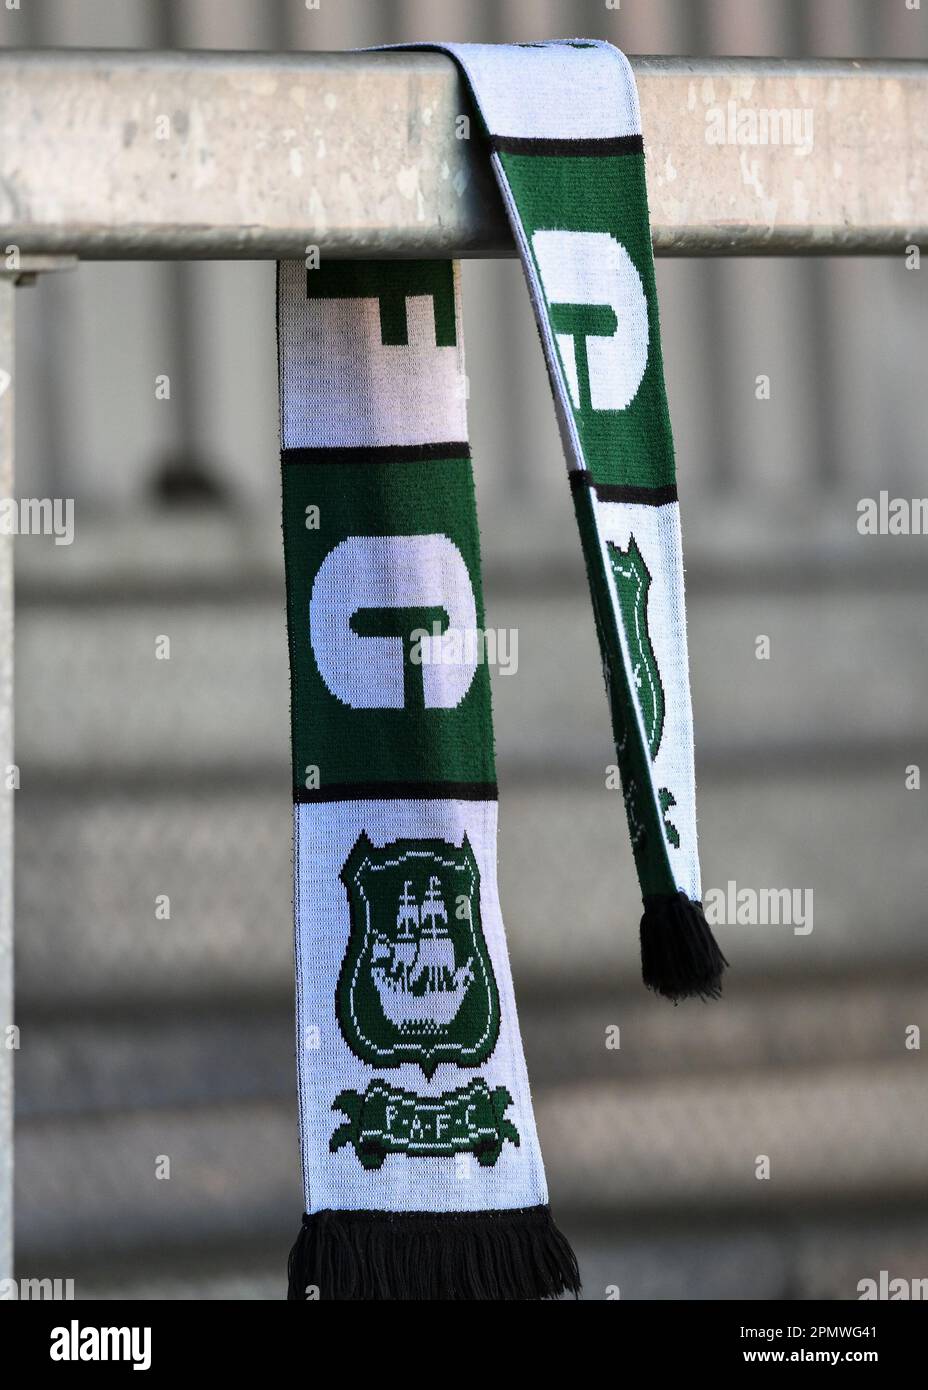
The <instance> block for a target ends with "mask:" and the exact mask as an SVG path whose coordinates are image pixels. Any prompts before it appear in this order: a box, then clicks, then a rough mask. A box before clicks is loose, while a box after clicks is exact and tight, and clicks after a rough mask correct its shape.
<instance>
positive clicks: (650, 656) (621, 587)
mask: <svg viewBox="0 0 928 1390" xmlns="http://www.w3.org/2000/svg"><path fill="white" fill-rule="evenodd" d="M608 551H609V562H610V564H611V566H612V574H613V577H614V579H615V587H616V592H617V594H618V596H619V609H620V611H621V614H622V623H623V626H624V628H625V634H626V637H627V640H628V644H629V654H630V657H631V664H632V676H633V678H634V682H635V691H634V693H635V695H636V697H637V700H638V708H639V710H640V711H641V718H642V721H643V723H644V730H645V735H646V737H647V740H648V748H649V749H650V752H651V760H652V762H653V760H654V759H655V758H656V757H657V754H658V750H659V749H660V746H661V739H662V738H663V736H664V685H663V682H662V681H661V673H660V669H659V667H658V664H657V656H656V655H655V652H654V646H653V643H652V642H651V633H650V630H649V628H648V590H649V589H650V588H651V573H650V571H649V569H648V567H647V565H646V564H645V562H644V556H643V555H642V553H641V551H640V550H639V549H638V542H637V541H636V540H635V537H634V536H629V538H628V548H627V549H626V550H623V549H622V548H621V546H618V545H615V544H614V543H613V542H612V541H610V542H609V543H608ZM658 798H659V802H660V810H661V818H662V820H663V825H664V833H665V835H666V836H667V839H668V841H669V842H670V844H672V845H673V846H674V848H675V849H679V848H680V832H679V831H678V830H677V827H676V826H675V825H674V823H673V821H672V820H671V819H670V815H669V811H670V809H671V807H673V806H676V804H677V801H676V797H675V796H674V795H673V792H671V791H670V790H669V788H668V787H661V788H660V789H659V791H658ZM627 805H628V806H629V825H630V828H631V833H632V843H633V844H634V843H635V837H636V833H640V832H639V831H636V825H635V812H634V808H633V806H632V805H631V804H630V803H629V802H627Z"/></svg>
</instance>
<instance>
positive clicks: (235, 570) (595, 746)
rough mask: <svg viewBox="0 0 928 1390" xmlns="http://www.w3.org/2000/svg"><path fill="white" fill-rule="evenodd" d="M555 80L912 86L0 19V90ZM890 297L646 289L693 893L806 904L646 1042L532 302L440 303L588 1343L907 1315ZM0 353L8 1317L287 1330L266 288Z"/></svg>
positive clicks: (834, 286) (474, 268) (882, 10)
mask: <svg viewBox="0 0 928 1390" xmlns="http://www.w3.org/2000/svg"><path fill="white" fill-rule="evenodd" d="M574 34H583V35H587V36H590V37H601V38H607V39H611V40H612V41H614V42H615V43H617V44H618V45H619V46H620V47H622V48H624V49H625V50H626V51H628V52H630V53H633V54H634V53H655V54H656V53H679V54H686V55H695V56H701V55H717V54H769V55H785V56H791V57H813V56H817V55H818V56H832V57H851V56H860V57H881V56H883V57H909V58H911V57H919V58H923V59H924V58H928V5H926V6H925V7H924V9H923V10H922V11H917V10H912V9H909V8H907V5H906V3H905V0H882V3H879V4H875V3H873V0H622V3H621V6H620V7H619V8H618V9H610V8H607V7H606V5H605V4H604V3H588V2H587V0H570V2H568V0H500V2H499V3H497V4H494V5H488V4H480V3H463V2H462V0H454V3H452V2H451V0H397V2H396V3H389V0H376V3H375V0H321V5H320V8H319V9H318V10H307V8H306V6H305V4H304V0H177V2H176V3H159V2H158V0H23V3H22V5H21V8H20V10H19V11H18V12H17V11H14V12H10V11H8V10H6V9H4V8H2V7H0V43H2V44H3V45H5V46H17V45H19V46H29V47H38V46H46V45H48V46H64V45H74V46H79V47H107V46H113V47H141V48H144V47H161V48H164V47H179V48H186V47H190V48H253V49H258V48H260V49H278V50H279V49H287V48H290V49H296V50H299V49H340V48H346V47H356V46H361V45H366V44H373V43H379V42H386V41H400V40H403V39H410V40H412V39H421V38H426V39H427V38H442V39H459V40H467V39H470V40H476V39H483V40H497V41H504V40H532V39H539V38H545V37H569V36H572V35H574ZM645 141H646V142H647V131H645ZM926 277H928V270H922V271H920V272H919V271H912V270H907V269H906V267H905V260H904V253H903V249H902V248H900V253H899V255H898V256H897V257H895V258H892V259H885V260H872V261H865V260H862V259H848V260H842V261H838V260H832V261H824V260H823V261H786V260H783V261H774V260H770V261H764V260H743V261H736V260H729V261H710V260H691V261H673V262H671V261H666V260H665V261H661V262H659V263H658V282H659V290H660V296H661V305H662V317H663V324H664V346H665V355H666V361H667V384H668V390H669V394H670V403H671V414H672V418H673V421H674V428H675V436H676V442H677V452H678V466H679V474H680V496H681V503H682V509H683V523H684V537H685V550H686V558H687V579H688V600H689V633H690V656H691V664H692V680H693V698H694V705H695V719H696V736H697V744H696V754H697V776H698V780H699V790H700V802H699V809H700V814H701V820H700V832H701V850H702V863H703V876H704V886H705V888H706V889H710V888H724V887H725V885H726V884H727V882H728V880H729V879H733V880H735V881H736V882H737V884H738V886H739V888H740V887H752V888H755V889H760V888H765V887H774V888H790V889H793V888H795V889H800V890H811V891H812V892H813V894H814V899H813V901H814V930H813V931H812V932H811V934H809V935H803V936H800V935H796V934H794V933H793V931H792V930H791V928H790V927H788V926H740V927H739V926H723V927H720V928H719V929H718V935H719V938H720V940H721V943H722V946H723V949H724V950H725V952H726V954H727V955H728V957H729V959H730V960H731V961H732V962H733V968H732V971H731V973H730V976H729V983H728V984H727V987H726V995H725V999H724V1001H723V1002H722V1003H717V1004H713V1005H711V1006H708V1007H704V1006H700V1005H696V1004H694V1005H688V1006H681V1007H679V1008H677V1009H673V1008H672V1007H670V1006H669V1005H667V1004H665V1003H663V1002H662V1001H658V1000H656V999H654V998H652V997H651V996H649V995H647V994H646V993H645V991H644V990H643V988H642V986H641V984H640V980H639V970H638V962H637V921H638V916H639V905H638V893H637V886H636V882H635V877H634V873H633V868H632V861H631V856H630V853H629V850H628V837H627V832H626V828H625V824H624V817H623V814H622V809H621V803H620V801H619V800H618V799H617V798H616V796H615V794H614V793H611V792H608V791H606V790H605V787H604V780H603V769H604V766H605V765H606V764H607V763H609V762H611V761H612V757H613V755H612V749H611V744H610V734H609V722H608V715H607V709H606V701H605V696H604V693H603V689H602V680H601V675H600V666H599V659H598V655H597V650H596V643H595V637H594V632H593V624H592V618H591V613H590V607H589V600H588V598H587V594H586V588H585V581H584V577H583V572H582V566H581V561H580V555H579V546H578V541H577V538H576V534H575V527H574V522H573V516H572V509H571V505H570V499H569V494H568V488H567V485H566V481H565V477H564V464H563V461H562V458H561V454H560V447H559V443H558V437H557V430H556V427H555V422H554V417H553V411H552V408H551V403H550V398H549V393H548V388H547V382H546V379H545V374H544V370H543V367H542V362H541V355H540V352H539V350H538V344H537V339H536V334H535V330H534V326H533V323H532V321H531V315H530V310H529V303H528V297H527V294H526V292H525V288H524V285H523V281H522V274H521V271H520V268H519V266H518V263H517V262H515V261H507V262H504V261H499V262H479V263H478V262H472V263H469V264H467V265H466V266H465V268H464V296H465V297H464V305H465V327H466V340H467V352H468V370H469V375H470V385H471V400H470V409H471V428H472V438H473V444H474V451H475V459H476V467H477V478H478V501H479V505H480V511H481V521H482V529H483V536H484V562H485V589H486V595H487V621H488V623H489V624H490V625H492V626H495V627H516V628H518V630H519V670H518V673H517V674H516V675H513V676H508V677H506V676H495V677H494V681H495V686H494V695H495V715H496V735H497V750H498V760H499V779H500V788H501V836H500V860H501V862H500V886H501V894H502V902H503V910H504V915H505V918H506V922H507V928H508V933H509V940H510V946H511V952H512V961H513V970H514V974H515V979H516V987H517V993H518V1000H519V1007H520V1013H521V1019H522V1026H523V1032H524V1038H525V1045H526V1050H527V1053H528V1061H529V1070H530V1074H531V1077H532V1082H533V1088H534V1094H535V1098H536V1105H537V1116H538V1122H539V1127H540V1130H541V1137H542V1146H543V1151H544V1155H545V1160H546V1164H547V1170H548V1177H549V1184H550V1187H551V1196H552V1203H553V1205H554V1208H555V1211H556V1214H557V1217H558V1220H559V1222H560V1224H561V1225H562V1227H563V1229H564V1230H565V1231H566V1232H567V1233H568V1234H569V1235H570V1237H571V1238H572V1240H573V1241H574V1243H575V1245H576V1247H577V1249H578V1252H579V1255H580V1261H581V1268H582V1272H583V1274H584V1278H585V1284H586V1297H587V1298H591V1299H601V1298H605V1297H606V1296H607V1290H609V1289H614V1288H615V1287H616V1286H617V1287H618V1288H619V1289H620V1290H621V1296H622V1297H623V1298H632V1299H636V1298H688V1299H689V1298H692V1299H698V1298H730V1297H755V1298H762V1299H792V1298H799V1299H801V1298H806V1297H813V1296H824V1297H829V1298H838V1299H845V1298H855V1297H856V1296H857V1283H858V1281H859V1280H860V1279H863V1278H867V1277H874V1278H876V1277H878V1275H879V1271H880V1270H881V1269H885V1270H887V1271H889V1274H890V1276H892V1277H899V1276H902V1277H908V1278H920V1277H925V1276H928V1209H926V1203H925V1197H926V1186H928V1182H926V1172H928V1162H926V1157H928V1118H926V1097H928V1088H926V1083H925V1062H924V1061H923V1059H922V1053H921V1052H919V1051H917V1050H913V1049H912V1048H911V1047H909V1048H907V1047H906V1029H907V1028H910V1027H911V1026H912V1025H924V1024H926V1023H928V939H926V931H925V926H926V921H925V918H926V911H925V898H926V891H925V890H926V869H925V840H926V829H928V812H926V803H925V800H924V798H925V797H926V796H928V789H926V790H925V791H924V792H922V791H918V790H908V789H907V788H906V768H907V767H908V766H909V765H912V764H921V763H922V762H923V761H924V760H925V759H926V757H928V609H926V604H925V591H926V586H928V556H926V553H925V546H926V544H928V542H926V540H925V538H924V537H918V536H915V537H861V536H860V535H858V533H857V529H856V521H857V503H858V501H859V499H860V498H862V497H866V496H871V497H875V496H877V495H878V493H879V491H880V489H887V490H888V491H889V493H890V495H891V496H892V495H899V496H903V497H908V498H912V497H917V496H920V495H921V494H923V493H925V492H926V491H928V488H926V486H925V443H924V441H925V438H926V428H928V391H926V389H925V386H926V383H925V324H926V309H928V288H926V286H928V278H926ZM17 313H18V330H19V338H18V373H17V409H18V417H17V435H18V438H17V450H18V457H17V474H18V490H19V492H20V493H21V494H22V495H26V496H56V497H61V496H64V497H73V498H74V499H75V504H76V518H77V522H76V540H75V543H74V545H73V546H72V547H70V548H67V547H55V546H54V545H53V544H52V543H51V541H50V540H46V539H37V538H24V539H20V540H19V541H18V542H17V547H16V559H17V581H16V582H17V624H18V628H17V642H18V646H17V658H16V660H17V668H16V681H17V705H16V727H17V760H18V763H19V765H20V768H21V774H22V789H21V790H20V791H19V792H18V793H17V798H16V811H17V818H16V914H17V918H16V932H17V936H16V971H17V1022H18V1023H19V1025H20V1027H21V1029H22V1047H21V1051H20V1052H19V1054H18V1056H17V1075H16V1104H17V1189H16V1191H17V1207H16V1222H17V1246H18V1272H19V1273H20V1274H21V1275H29V1274H34V1275H41V1276H52V1275H60V1276H63V1277H69V1276H70V1277H74V1278H75V1279H76V1284H77V1293H78V1296H83V1297H99V1298H109V1297H119V1298H127V1297H140V1296H154V1297H164V1298H176V1297H180V1298H214V1297H215V1298H256V1297H261V1298H264V1297H267V1298H279V1297H282V1295H283V1292H284V1287H285V1265H286V1255H287V1251H288V1249H289V1246H290V1243H291V1241H292V1239H293V1238H294V1236H295V1235H296V1232H297V1230H298V1226H299V1219H300V1213H301V1210H302V1203H301V1196H300V1183H299V1161H298V1148H297V1128H296V1108H295V1079H294V1058H293V1023H292V1007H293V1004H292V991H293V972H292V959H291V952H292V944H291V907H290V836H291V822H290V783H289V773H288V674H287V651H286V642H285V626H284V622H285V619H284V598H283V572H282V555H281V541H280V530H279V469H278V456H277V432H276V431H277V425H276V379H275V348H274V296H273V266H272V265H270V264H246V263H236V264H233V263H222V264H220V263H213V264H208V263H200V264H186V263H184V264H148V265H145V264H113V265H93V264H91V265H84V266H82V267H81V268H80V269H79V270H78V271H77V272H75V273H70V274H59V275H48V276H46V277H45V278H40V280H39V282H38V284H37V285H36V286H35V288H32V289H24V290H21V291H20V292H19V295H18V301H17ZM165 373H166V374H168V375H169V376H170V380H171V398H170V400H169V401H161V400H157V399H156V397H155V378H156V376H158V375H161V374H165ZM759 374H766V375H768V376H769V377H770V382H771V398H770V400H768V401H758V400H757V399H756V397H755V378H756V377H757V376H758V375H759ZM162 634H163V635H168V636H170V639H171V660H170V661H156V660H155V659H154V653H155V639H156V637H158V636H159V635H162ZM759 635H765V636H768V637H769V639H770V644H771V656H770V660H769V661H758V660H757V659H756V657H755V642H756V639H757V637H758V636H759ZM161 894H167V895H168V896H169V897H170V903H171V916H170V920H167V921H164V920H158V919H157V918H156V913H155V907H156V898H157V897H158V895H161ZM615 1025H618V1026H619V1028H620V1030H621V1032H620V1036H621V1047H620V1048H619V1049H618V1050H615V1049H610V1048H608V1047H607V1046H606V1034H607V1029H609V1028H611V1027H613V1026H615ZM158 1155H169V1156H170V1158H171V1162H172V1170H171V1171H172V1176H171V1180H170V1181H168V1182H165V1181H156V1180H155V1163H156V1159H157V1156H158ZM759 1155H767V1156H769V1160H770V1178H769V1180H766V1181H759V1180H758V1179H757V1177H756V1176H755V1161H756V1159H757V1157H758V1156H759ZM613 1296H614V1295H613Z"/></svg>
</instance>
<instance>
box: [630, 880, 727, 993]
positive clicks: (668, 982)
mask: <svg viewBox="0 0 928 1390" xmlns="http://www.w3.org/2000/svg"><path fill="white" fill-rule="evenodd" d="M727 965H728V961H727V960H726V959H725V957H724V956H723V955H722V952H721V951H720V950H719V948H718V944H717V942H716V940H715V937H714V936H713V935H712V931H711V929H710V927H709V923H708V922H707V921H706V918H705V915H704V913H703V910H702V904H701V903H695V902H692V901H691V899H690V898H688V897H687V896H686V894H685V893H655V894H654V895H653V896H650V897H646V898H645V900H644V916H643V917H642V919H641V972H642V974H643V976H644V982H645V984H646V985H647V986H648V988H649V989H653V990H656V991H657V993H658V994H663V995H664V997H665V998H666V999H672V1000H673V1002H674V1003H675V1004H676V1003H678V1002H679V1001H680V1000H681V999H691V998H699V999H718V997H719V995H720V994H721V993H722V972H723V971H724V969H725V967H726V966H727Z"/></svg>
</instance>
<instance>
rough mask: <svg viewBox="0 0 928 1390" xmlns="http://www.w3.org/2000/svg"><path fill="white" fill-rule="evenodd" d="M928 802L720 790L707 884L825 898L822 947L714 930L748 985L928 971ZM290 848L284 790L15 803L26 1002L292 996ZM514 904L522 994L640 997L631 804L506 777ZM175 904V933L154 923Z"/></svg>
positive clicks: (815, 936) (801, 786)
mask: <svg viewBox="0 0 928 1390" xmlns="http://www.w3.org/2000/svg"><path fill="white" fill-rule="evenodd" d="M925 796H928V791H926V792H924V793H922V792H912V791H906V790H905V789H904V787H903V785H902V782H901V780H900V777H899V776H898V773H897V770H896V769H894V768H889V769H887V770H885V771H884V772H874V771H873V770H870V771H867V772H864V771H861V772H860V773H859V774H857V775H855V776H854V777H849V778H848V779H847V780H830V781H829V780H823V779H822V778H821V777H820V776H818V775H816V774H812V775H810V776H807V777H800V776H794V777H791V778H790V779H788V780H784V781H781V780H778V779H775V778H769V777H762V778H757V779H755V780H751V779H745V780H743V781H737V782H724V783H719V782H717V781H713V779H712V778H711V777H706V778H705V779H704V780H703V782H702V785H701V800H700V807H701V819H700V833H701V849H702V864H703V885H704V889H706V890H708V889H718V890H722V891H724V890H725V889H726V885H727V883H728V881H729V880H733V881H735V882H736V884H737V885H738V886H739V887H747V888H753V889H755V890H759V889H762V888H774V889H780V888H787V889H790V890H798V891H801V892H808V891H811V892H812V894H813V897H812V904H813V918H812V926H813V930H812V932H811V934H807V935H797V934H796V932H795V930H794V928H793V927H792V926H790V925H782V924H781V925H776V924H770V925H766V926H764V925H753V926H743V925H742V926H739V925H736V924H728V925H721V926H719V927H718V928H717V935H718V937H719V940H720V941H721V943H722V947H723V950H724V951H725V953H726V955H727V956H728V958H729V959H730V960H731V961H732V963H733V974H732V979H733V980H734V979H736V978H737V973H738V972H742V971H743V972H745V974H746V976H750V975H751V973H753V972H762V973H763V974H764V975H765V976H769V974H770V973H771V972H774V973H782V974H785V975H792V976H796V975H818V974H824V975H828V974H836V973H837V974H847V973H848V972H853V971H855V970H858V971H859V970H861V969H865V968H870V967H874V968H877V969H878V970H880V971H885V970H892V969H893V968H896V967H899V966H901V964H902V963H903V962H905V963H906V966H907V968H918V967H919V964H920V963H921V964H922V965H924V964H926V963H928V935H926V933H925V931H924V924H923V914H922V912H921V911H919V910H917V909H913V906H912V905H913V904H920V903H923V902H924V896H925V894H924V881H925V880H924V855H925V841H926V828H928V824H926V823H928V802H926V800H924V799H923V798H924V797H925ZM821 827H825V830H826V833H825V837H824V839H823V837H822V833H821ZM290 836H291V808H290V805H289V795H288V791H287V788H286V786H281V788H280V789H279V791H277V792H274V793H269V792H262V791H260V790H258V789H255V790H248V789H247V788H245V789H242V788H240V787H239V788H237V787H236V786H235V785H234V784H232V785H231V786H229V787H223V786H222V785H220V786H219V788H218V789H210V788H209V787H208V786H206V785H197V786H194V787H189V788H187V787H182V788H181V787H179V788H178V789H177V790H176V791H175V792H172V793H171V794H168V793H167V792H166V791H164V790H161V791H159V792H157V793H155V794H151V795H141V796H132V795H130V794H129V793H128V792H120V793H118V794H117V793H112V794H110V795H108V796H100V797H93V796H91V795H90V794H89V789H87V790H85V791H83V792H82V791H80V790H79V789H77V788H74V789H72V790H71V792H70V793H65V792H61V793H59V794H57V795H55V796H46V795H44V794H43V795H37V794H35V793H30V792H29V791H28V790H23V791H21V792H19V793H17V838H16V856H17V858H16V866H17V880H16V910H17V923H18V925H17V971H18V979H19V990H20V998H21V1001H22V1003H23V1005H24V1006H25V1005H26V1004H27V1003H39V1002H44V1003H46V1004H47V1003H49V1002H51V1001H56V1000H57V1001H59V1002H60V1003H61V1004H62V1005H65V1004H68V1005H76V1004H78V1003H80V1002H81V1001H82V1000H84V1001H88V1000H97V1001H102V1000H111V1001H113V1002H115V1003H117V1004H120V1005H123V1004H125V1001H126V1000H127V999H129V1000H138V999H140V998H141V999H145V998H155V997H157V998H161V999H163V1000H164V1001H165V1002H170V1001H171V1000H172V999H183V998H185V997H195V998H208V997H210V996H213V997H218V996H224V997H225V998H226V999H227V1000H228V1001H231V1000H233V999H235V998H239V999H240V998H242V997H244V996H251V995H254V994H255V993H258V994H261V993H276V997H278V998H282V997H288V996H289V991H290V990H291V988H292V958H291V951H292V928H291V924H290V915H291V908H290V872H291V871H290ZM823 846H827V848H824V847H823ZM875 846H878V848H875ZM500 893H501V901H502V905H503V914H504V918H505V921H506V924H507V931H508V935H509V942H510V948H511V953H512V959H513V968H514V972H515V975H516V983H517V985H524V984H535V985H538V986H539V987H542V986H543V985H544V983H545V982H546V981H550V980H552V979H555V978H556V979H557V980H558V981H559V987H560V988H567V987H569V986H574V987H580V986H581V985H583V984H585V983H592V984H597V983H598V982H600V981H601V980H602V979H603V978H604V977H605V978H606V979H608V980H609V981H614V982H615V983H616V985H617V986H618V985H621V986H624V987H628V988H637V987H638V986H637V983H636V982H637V981H638V979H639V968H640V967H639V959H638V957H639V946H638V922H639V919H640V916H641V907H640V900H639V896H638V888H637V882H636V880H635V876H634V870H633V866H632V862H631V852H630V850H629V848H628V832H627V829H626V826H625V820H624V812H623V809H622V803H621V798H620V796H619V794H618V793H617V792H609V791H606V790H605V788H599V787H596V786H590V785H588V786H586V787H575V786H566V787H565V786H563V785H554V784H552V785H551V786H550V787H549V788H546V790H545V792H544V794H543V795H540V794H539V792H538V790H537V789H536V788H535V787H534V786H527V787H524V786H523V787H520V785H519V783H518V781H516V782H515V784H513V785H510V784H508V782H507V778H506V776H505V773H504V772H503V774H502V776H501V819H500ZM163 894H167V895H168V896H169V897H170V900H171V919H170V921H159V920H156V918H155V903H156V898H157V897H158V896H159V895H163Z"/></svg>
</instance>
